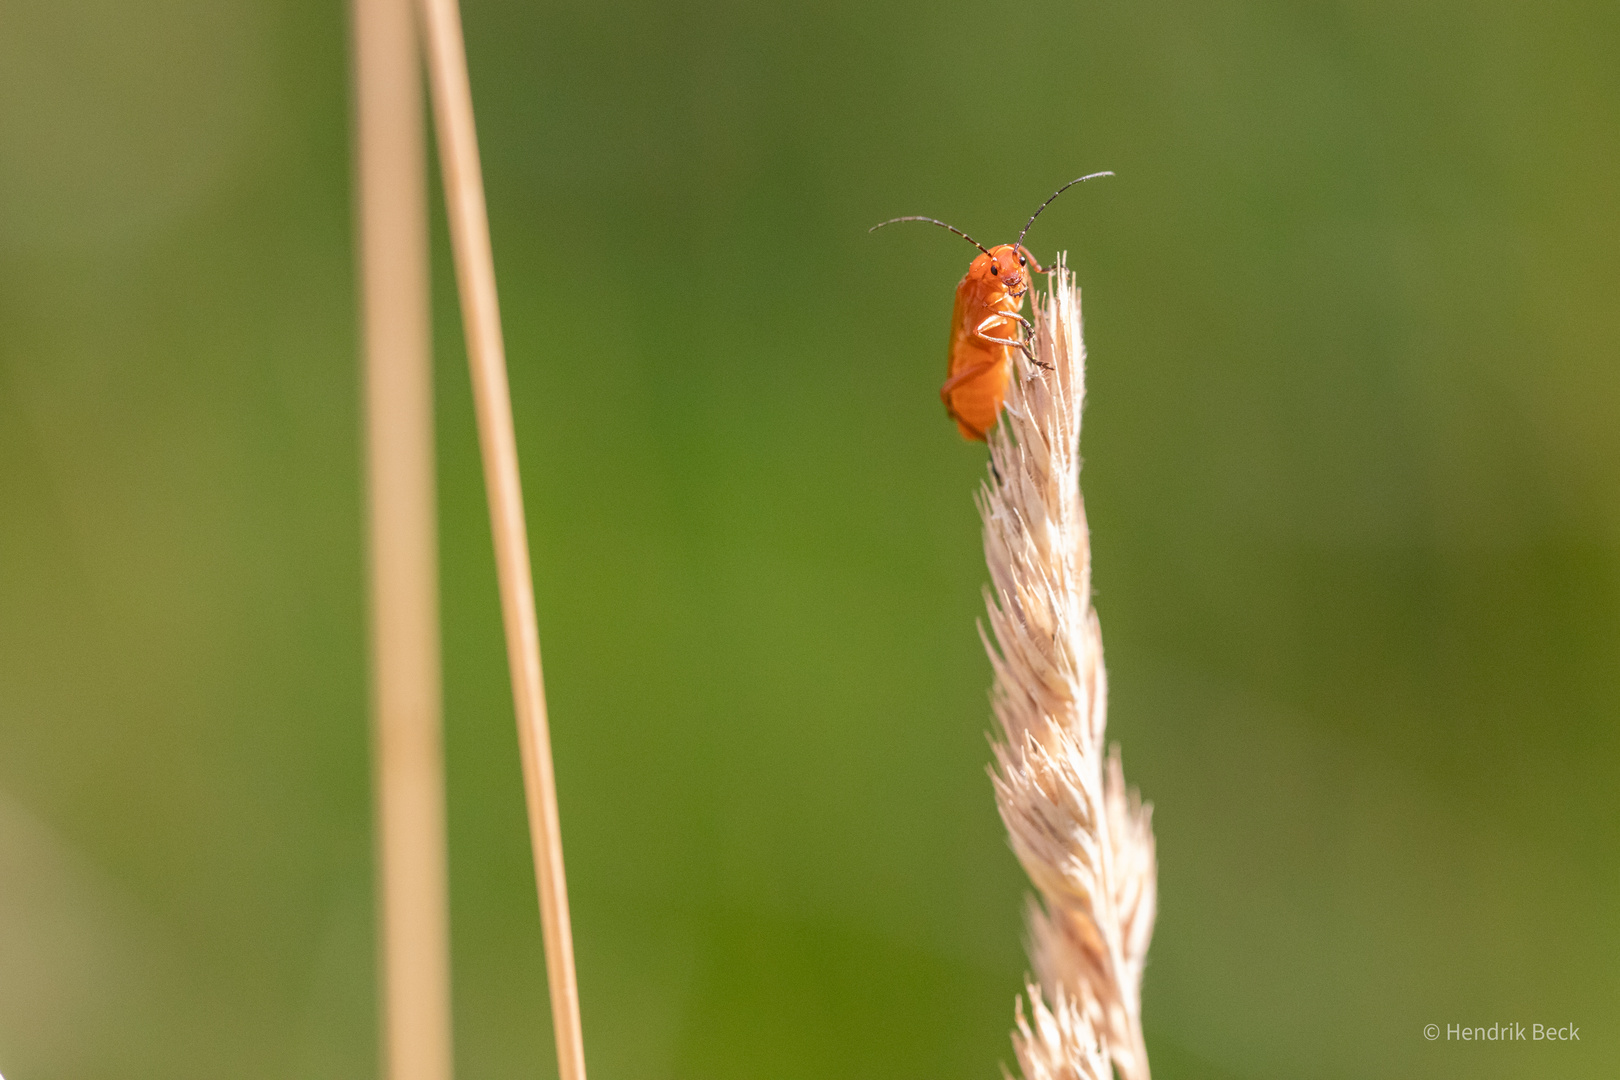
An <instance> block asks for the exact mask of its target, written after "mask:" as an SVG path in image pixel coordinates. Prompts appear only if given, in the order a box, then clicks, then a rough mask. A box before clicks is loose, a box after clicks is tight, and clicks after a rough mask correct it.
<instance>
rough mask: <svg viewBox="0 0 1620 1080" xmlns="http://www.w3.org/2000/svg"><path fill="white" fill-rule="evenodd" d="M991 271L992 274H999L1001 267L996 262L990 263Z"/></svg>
mask: <svg viewBox="0 0 1620 1080" xmlns="http://www.w3.org/2000/svg"><path fill="white" fill-rule="evenodd" d="M990 272H991V273H992V274H999V273H1001V267H999V266H997V265H996V264H995V263H991V264H990Z"/></svg>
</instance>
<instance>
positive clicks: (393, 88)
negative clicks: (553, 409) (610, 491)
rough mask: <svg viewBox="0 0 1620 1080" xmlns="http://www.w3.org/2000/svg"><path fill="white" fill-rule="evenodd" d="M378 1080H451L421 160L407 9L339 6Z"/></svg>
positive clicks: (394, 3)
mask: <svg viewBox="0 0 1620 1080" xmlns="http://www.w3.org/2000/svg"><path fill="white" fill-rule="evenodd" d="M353 18H354V25H353V31H352V32H353V47H354V80H355V88H354V89H355V127H354V131H355V173H356V180H357V185H356V186H357V192H356V194H357V200H356V202H357V207H356V208H357V211H358V223H359V236H358V241H359V252H360V286H361V295H362V301H361V307H362V312H363V313H362V333H363V338H364V350H365V416H366V489H367V500H368V503H369V505H368V515H367V516H368V519H369V520H368V524H369V533H370V535H369V539H368V543H369V547H370V560H369V561H370V590H371V612H370V621H371V654H372V655H371V705H372V731H373V736H372V737H373V743H374V765H373V769H374V799H375V802H376V851H377V907H378V938H379V940H378V946H379V948H378V961H379V967H380V974H381V981H382V993H381V1011H382V1017H381V1019H382V1058H383V1075H385V1076H387V1077H389V1078H390V1080H450V1076H451V1072H452V1060H451V1034H450V921H449V904H448V896H447V893H448V885H447V871H446V863H447V859H446V853H445V821H444V752H443V742H442V731H441V727H442V724H441V709H440V676H439V611H438V607H439V604H438V550H437V547H438V544H437V529H436V522H435V510H434V502H435V499H434V477H433V473H434V468H433V370H432V366H433V361H432V354H431V346H430V333H429V315H428V307H429V304H428V235H427V192H426V188H427V175H426V174H427V155H426V153H425V150H424V146H423V123H422V120H423V117H422V89H421V66H420V58H419V55H418V50H417V43H416V29H415V18H414V14H413V12H412V10H411V3H410V0H354V5H353Z"/></svg>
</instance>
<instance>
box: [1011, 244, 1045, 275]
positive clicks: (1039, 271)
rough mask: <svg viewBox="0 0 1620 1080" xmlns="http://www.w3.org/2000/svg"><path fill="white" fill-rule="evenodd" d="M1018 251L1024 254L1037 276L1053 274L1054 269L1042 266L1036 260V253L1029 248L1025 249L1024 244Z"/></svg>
mask: <svg viewBox="0 0 1620 1080" xmlns="http://www.w3.org/2000/svg"><path fill="white" fill-rule="evenodd" d="M1018 250H1019V251H1020V252H1021V253H1022V254H1023V256H1024V258H1026V259H1028V260H1029V265H1031V266H1033V267H1034V268H1035V272H1036V273H1037V274H1049V273H1051V272H1052V268H1051V267H1050V266H1042V265H1041V264H1040V261H1039V260H1038V259H1036V258H1035V253H1034V252H1032V251H1030V250H1029V248H1027V247H1025V246H1024V245H1023V244H1019V245H1018Z"/></svg>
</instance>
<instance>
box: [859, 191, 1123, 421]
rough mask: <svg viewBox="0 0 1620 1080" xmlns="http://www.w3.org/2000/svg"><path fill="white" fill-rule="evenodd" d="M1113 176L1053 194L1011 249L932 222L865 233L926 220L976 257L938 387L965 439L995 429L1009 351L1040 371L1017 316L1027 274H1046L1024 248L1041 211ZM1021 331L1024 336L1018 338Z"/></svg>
mask: <svg viewBox="0 0 1620 1080" xmlns="http://www.w3.org/2000/svg"><path fill="white" fill-rule="evenodd" d="M1113 175H1114V174H1113V173H1111V172H1100V173H1090V174H1089V175H1086V176H1082V177H1079V178H1077V179H1074V180H1070V181H1069V182H1068V183H1067V184H1064V185H1063V186H1062V187H1060V188H1058V189H1057V190H1056V191H1054V192H1053V193H1052V196H1051V198H1049V199H1047V200H1046V201H1045V202H1043V203H1041V205H1040V206H1039V207H1038V208H1037V209H1036V211H1035V213H1033V214H1031V215H1030V218H1029V221H1028V222H1026V223H1025V224H1024V231H1023V232H1021V233H1019V234H1018V240H1017V241H1016V242H1014V243H1011V244H999V245H997V246H996V247H993V248H987V247H985V246H984V245H983V244H981V243H979V242H978V241H977V240H975V239H973V237H971V236H969V235H968V234H967V233H965V232H963V231H962V230H961V229H958V228H956V227H955V226H953V225H947V224H945V222H943V221H939V220H936V219H935V218H930V217H897V218H892V219H890V220H889V221H884V222H880V223H878V224H876V225H874V226H872V228H871V229H870V230H868V231H869V232H875V231H876V230H878V229H881V228H883V226H885V225H893V224H894V223H895V222H898V221H925V222H928V223H929V224H931V225H938V226H940V227H941V228H944V229H949V230H950V231H951V232H953V233H955V234H956V235H957V236H960V237H961V238H962V239H964V240H966V241H967V242H968V243H970V244H972V245H973V246H974V247H976V248H978V249H979V251H980V254H979V255H977V256H975V257H974V259H973V262H972V263H971V264H969V266H968V272H967V274H966V276H964V277H963V278H962V282H961V284H959V285H957V287H956V309H955V310H954V311H953V312H952V313H951V343H950V351H949V353H948V354H947V360H946V369H945V385H944V386H942V387H940V388H939V396H940V400H942V401H943V402H945V412H946V414H947V415H949V416H950V418H951V419H952V420H955V421H956V428H957V430H958V431H960V432H961V433H962V437H963V438H964V439H978V440H979V441H980V442H984V441H985V436H986V434H987V433H988V432H989V431H990V429H991V428H992V427H994V426H995V424H996V416H997V414H999V413H1000V412H1001V403H1002V402H1003V401H1004V400H1005V399H1006V397H1007V382H1008V380H1009V379H1011V378H1012V364H1013V350H1015V349H1016V350H1018V351H1019V352H1022V353H1023V354H1024V355H1025V356H1026V357H1028V359H1029V361H1030V363H1032V364H1035V365H1036V366H1038V367H1045V366H1046V365H1044V364H1042V363H1041V362H1040V361H1039V360H1037V359H1036V358H1035V353H1034V352H1033V350H1032V349H1031V347H1030V346H1031V340H1032V339H1033V336H1034V332H1035V328H1034V327H1033V326H1031V325H1030V324H1029V320H1027V319H1025V318H1024V317H1023V315H1021V314H1019V312H1020V311H1021V310H1022V309H1023V306H1024V295H1025V294H1026V293H1028V292H1029V286H1030V283H1031V272H1032V271H1033V273H1036V274H1044V273H1046V269H1045V268H1044V267H1042V266H1041V264H1040V263H1038V262H1036V261H1035V256H1033V255H1031V254H1030V253H1029V249H1028V248H1026V247H1025V246H1024V237H1025V235H1027V234H1028V233H1029V227H1030V226H1031V225H1033V224H1035V219H1036V218H1038V217H1040V216H1041V211H1042V210H1045V209H1046V208H1047V207H1048V206H1050V205H1052V199H1055V198H1057V197H1058V196H1059V195H1061V194H1063V193H1064V192H1065V191H1067V190H1069V188H1071V187H1073V186H1074V185H1076V184H1078V183H1080V181H1082V180H1092V179H1095V178H1096V177H1099V176H1113ZM1026 333H1027V334H1028V335H1029V336H1028V337H1025V336H1024V335H1025V334H1026Z"/></svg>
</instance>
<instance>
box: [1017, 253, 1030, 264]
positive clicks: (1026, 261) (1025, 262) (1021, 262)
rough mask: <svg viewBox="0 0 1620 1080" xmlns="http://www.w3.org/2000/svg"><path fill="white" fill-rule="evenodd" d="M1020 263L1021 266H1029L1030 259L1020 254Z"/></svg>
mask: <svg viewBox="0 0 1620 1080" xmlns="http://www.w3.org/2000/svg"><path fill="white" fill-rule="evenodd" d="M1018 265H1019V266H1028V265H1029V260H1028V259H1026V258H1024V257H1023V256H1022V255H1020V256H1018Z"/></svg>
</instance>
